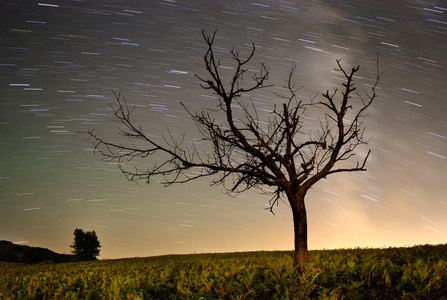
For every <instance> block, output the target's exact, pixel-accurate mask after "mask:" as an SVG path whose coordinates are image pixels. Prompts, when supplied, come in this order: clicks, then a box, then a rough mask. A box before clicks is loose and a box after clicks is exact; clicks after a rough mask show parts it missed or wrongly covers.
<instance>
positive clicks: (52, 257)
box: [0, 241, 74, 264]
mask: <svg viewBox="0 0 447 300" xmlns="http://www.w3.org/2000/svg"><path fill="white" fill-rule="evenodd" d="M73 258H74V255H70V254H59V253H56V252H53V251H51V250H49V249H46V248H40V247H30V246H25V245H16V244H14V243H12V242H8V241H0V261H9V262H21V263H28V264H36V263H40V262H44V261H52V262H57V263H60V262H70V261H73Z"/></svg>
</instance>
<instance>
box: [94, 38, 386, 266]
mask: <svg viewBox="0 0 447 300" xmlns="http://www.w3.org/2000/svg"><path fill="white" fill-rule="evenodd" d="M202 34H203V38H204V39H205V42H206V44H207V46H208V49H207V50H206V53H205V55H204V56H203V59H204V64H205V69H206V71H207V73H208V75H207V76H206V77H202V76H198V75H196V77H197V78H198V79H199V80H200V81H201V87H202V88H204V89H205V90H209V91H210V92H212V93H213V94H214V95H215V96H216V101H215V105H216V106H215V108H209V109H207V108H204V109H202V110H200V111H197V112H193V111H190V110H188V109H187V108H186V107H185V106H184V105H183V104H182V105H183V106H184V107H185V109H186V111H187V112H188V113H189V115H190V116H191V118H192V119H193V120H194V122H195V123H196V126H197V130H198V131H199V133H200V134H201V135H202V140H201V143H203V144H207V145H208V148H204V147H203V146H202V145H201V146H200V147H199V146H198V145H197V144H195V143H191V144H189V146H187V145H185V144H186V143H185V139H184V138H185V137H184V136H183V137H179V138H176V137H175V136H174V135H173V134H171V133H170V132H169V131H168V133H167V134H165V135H163V136H162V137H161V138H159V139H157V138H156V137H154V135H152V134H148V133H146V132H145V131H144V130H143V128H142V127H140V126H138V125H137V124H136V123H135V122H134V121H133V120H131V114H132V111H133V110H134V108H135V107H134V106H132V105H128V103H127V102H126V99H125V98H123V97H121V96H120V95H119V94H116V100H117V106H112V109H113V112H114V114H115V116H116V118H117V119H118V121H119V122H120V123H121V127H120V129H119V131H120V134H121V135H122V136H123V137H124V141H123V142H111V141H109V140H106V139H104V138H101V137H99V136H98V135H96V134H95V133H94V132H93V131H90V132H89V134H90V137H91V138H92V139H93V141H94V147H95V150H96V151H99V152H100V153H101V154H102V156H103V157H104V159H105V160H106V161H116V162H118V164H117V165H118V167H119V168H120V170H121V171H122V172H123V173H124V175H126V177H127V178H128V179H129V180H132V181H138V180H144V181H146V182H147V183H149V182H150V181H151V180H152V179H153V178H154V177H157V176H161V177H163V178H164V182H163V183H164V184H165V186H169V185H172V184H175V183H185V182H189V181H192V180H195V179H198V178H202V177H207V176H211V177H212V181H211V184H212V185H216V184H222V185H224V187H225V188H226V189H227V191H228V192H229V193H231V194H238V193H242V192H245V191H247V190H249V189H252V188H259V189H261V190H262V191H264V192H269V191H268V190H266V189H263V187H267V188H268V189H269V190H270V191H271V190H273V192H272V198H271V200H270V210H271V211H272V212H273V208H274V207H276V206H277V205H278V203H279V201H280V199H284V198H286V199H287V202H288V204H289V205H290V208H291V210H292V213H293V222H294V223H293V224H294V229H295V255H294V257H295V264H296V265H301V264H303V263H305V262H307V261H308V247H307V214H306V208H305V201H304V199H305V196H306V194H307V192H308V191H309V190H310V189H311V188H312V187H313V186H314V185H315V184H316V183H317V182H319V181H320V180H322V179H325V178H326V177H327V176H329V175H332V174H337V173H341V172H356V171H365V170H366V168H365V166H366V161H367V159H368V157H369V153H370V151H368V152H367V154H366V155H364V156H363V157H361V156H360V157H359V156H358V157H355V155H356V153H355V150H356V149H357V147H358V146H362V145H365V144H367V142H368V141H367V139H366V138H365V137H364V131H365V127H364V126H363V120H364V118H365V116H366V113H365V112H366V110H367V109H368V107H369V106H370V105H371V104H372V102H373V101H374V99H375V98H376V97H377V94H376V88H377V84H378V82H379V79H380V77H381V73H380V72H379V68H378V60H377V73H376V75H375V78H374V79H373V81H372V84H371V90H370V91H369V92H367V91H364V93H362V94H363V95H362V94H358V93H356V92H355V91H356V88H355V86H354V78H356V76H355V75H356V73H357V72H358V70H359V66H357V67H353V68H351V70H349V69H345V68H344V67H343V66H342V64H341V62H340V60H337V61H336V62H337V68H336V69H335V70H336V71H337V72H339V74H340V75H341V77H342V78H343V80H344V82H343V83H342V84H341V87H336V88H334V89H333V90H332V91H329V90H328V91H326V92H325V93H323V94H322V95H321V97H320V98H319V99H316V97H314V98H311V99H309V100H308V101H304V100H302V99H299V97H298V95H297V88H296V87H295V84H294V83H293V79H292V77H293V74H294V73H295V70H296V65H293V66H292V68H291V70H290V72H289V74H288V78H287V81H286V83H285V85H284V89H283V90H284V91H285V94H277V95H276V96H277V98H276V99H277V100H278V101H280V102H279V103H278V105H275V104H272V108H271V112H270V114H269V117H268V120H266V119H265V118H264V119H262V117H261V116H260V115H258V111H259V110H258V109H257V108H256V105H255V102H254V101H250V100H248V99H247V97H245V98H243V97H242V96H243V95H247V94H249V93H250V92H253V91H257V90H259V89H261V88H265V87H268V86H270V85H266V81H267V79H268V75H269V72H268V68H267V67H266V66H265V65H264V64H261V67H260V71H259V72H258V73H254V74H253V75H252V77H251V78H252V83H251V84H249V83H247V82H246V81H244V76H245V75H247V73H249V72H250V71H249V69H248V67H247V64H248V63H249V62H250V60H251V59H252V58H253V55H254V52H255V46H254V45H253V47H252V50H251V52H250V54H248V57H247V58H242V57H241V56H240V55H239V53H238V52H236V51H234V50H231V51H230V55H231V58H232V60H233V62H234V68H233V72H234V73H233V75H232V77H230V78H224V74H227V73H228V71H227V68H225V70H223V69H224V68H223V67H221V64H220V60H219V59H218V58H216V57H215V53H214V49H215V47H214V46H213V43H214V37H215V33H214V34H213V35H212V36H207V35H205V33H204V32H202ZM308 110H310V111H314V112H318V117H317V122H318V123H319V126H318V125H317V128H315V129H310V128H307V127H309V126H307V127H306V126H305V121H304V120H303V119H304V117H306V113H307V112H308ZM266 121H267V122H266ZM205 149H206V150H205ZM155 155H161V156H160V157H162V158H163V159H162V160H161V161H160V160H159V159H153V160H148V163H149V167H145V168H143V169H140V168H138V167H137V165H138V164H137V163H135V165H134V166H133V167H132V166H129V164H128V163H129V162H130V163H131V164H132V163H134V162H135V159H139V158H141V159H146V158H148V157H151V156H155ZM157 158H158V157H157ZM356 158H357V161H355V160H356Z"/></svg>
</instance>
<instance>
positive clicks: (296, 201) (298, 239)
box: [289, 194, 309, 266]
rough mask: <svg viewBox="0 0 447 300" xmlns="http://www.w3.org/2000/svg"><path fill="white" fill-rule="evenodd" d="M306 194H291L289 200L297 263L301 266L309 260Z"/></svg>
mask: <svg viewBox="0 0 447 300" xmlns="http://www.w3.org/2000/svg"><path fill="white" fill-rule="evenodd" d="M304 196H305V195H300V194H298V195H290V196H289V202H290V205H291V208H292V213H293V229H294V232H295V255H294V258H295V265H296V266H301V265H303V264H305V263H306V262H307V261H308V260H309V253H308V249H307V215H306V206H305V204H304Z"/></svg>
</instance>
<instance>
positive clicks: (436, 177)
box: [0, 0, 447, 258]
mask: <svg viewBox="0 0 447 300" xmlns="http://www.w3.org/2000/svg"><path fill="white" fill-rule="evenodd" d="M202 29H203V30H206V31H207V32H208V33H212V32H213V31H214V30H216V29H217V36H216V40H215V45H214V46H215V53H216V55H218V56H219V58H220V59H221V66H222V69H223V70H224V71H223V74H225V75H228V74H230V71H231V70H232V68H233V67H234V62H233V61H232V60H231V58H230V54H229V51H230V50H231V49H233V47H234V48H235V49H236V50H237V51H239V52H240V54H241V55H244V54H248V53H249V52H250V50H251V46H252V44H253V43H254V45H255V46H256V52H255V57H254V59H253V62H252V64H251V65H250V68H251V69H253V70H254V71H256V70H258V69H259V63H260V62H263V63H265V65H266V66H267V67H268V68H269V72H270V79H269V82H268V83H270V84H273V85H274V86H273V87H272V88H269V89H263V90H259V91H256V93H253V94H251V95H250V97H251V99H252V100H253V101H254V103H256V105H257V108H258V109H259V111H260V112H262V113H265V114H266V115H267V114H268V112H271V111H272V109H273V106H274V104H275V103H276V102H275V101H278V99H277V98H275V96H274V95H273V93H274V92H278V91H281V86H282V85H284V83H285V80H286V78H287V74H288V71H289V70H290V68H291V66H292V64H293V63H295V64H296V65H297V72H296V74H295V77H294V79H295V81H296V84H297V86H302V88H301V89H300V90H299V91H298V97H299V98H302V99H309V98H310V97H314V96H315V95H317V97H319V96H320V95H321V94H322V93H324V92H325V91H326V90H327V89H329V90H332V88H333V87H336V86H340V85H341V84H342V83H343V81H342V80H341V79H342V78H341V76H340V75H339V74H337V72H335V71H334V68H335V67H336V59H341V62H342V64H343V65H344V66H345V67H347V68H349V69H350V68H351V67H355V66H357V65H360V71H359V72H358V74H357V75H358V78H356V79H355V84H356V86H357V88H358V90H359V92H362V91H363V90H366V91H367V90H368V88H371V84H373V83H374V76H375V72H376V68H375V67H376V57H377V54H379V57H380V61H379V65H380V69H381V71H383V72H384V75H383V77H382V78H381V81H380V83H379V89H378V90H377V91H378V94H379V98H377V100H376V101H375V102H374V104H373V105H372V106H371V108H370V110H369V113H368V114H369V115H368V117H367V118H366V120H365V127H366V132H365V135H366V136H368V137H369V138H370V140H369V143H368V145H365V146H363V147H361V148H359V150H358V151H357V153H358V155H360V156H361V155H365V154H366V153H367V151H368V150H369V149H371V151H372V152H371V155H370V157H369V159H368V163H367V169H368V170H367V171H366V172H357V173H355V174H349V173H348V174H337V175H332V176H331V177H328V178H327V180H325V181H322V182H320V183H319V184H317V185H316V186H315V187H314V188H313V189H312V190H311V191H310V193H309V194H308V196H307V198H306V204H307V213H308V223H309V248H310V249H323V248H326V249H328V248H344V247H388V246H404V245H414V244H425V243H430V244H437V243H446V242H447V239H446V234H447V218H446V217H445V216H446V214H447V196H446V186H447V178H446V171H447V161H446V157H447V141H446V136H447V72H446V70H447V3H446V2H445V1H415V0H403V1H374V3H373V2H371V1H347V0H339V1H338V0H328V1H298V0H297V1H281V0H270V1H268V0H265V1H261V0H259V1H256V2H252V1H236V0H234V1H233V0H231V1H219V0H207V1H204V0H203V1H202V0H197V1H176V0H170V1H168V0H166V1H152V0H151V1H137V0H126V1H119V0H110V1H88V0H84V1H74V0H73V1H71V0H66V1H47V2H38V1H32V0H29V1H28V0H26V1H20V0H18V1H8V0H6V1H2V2H1V3H0V89H1V98H0V228H1V230H0V240H8V241H12V242H15V243H20V244H26V245H30V246H39V247H45V248H49V249H51V250H53V251H57V252H60V253H69V252H70V247H69V245H70V244H71V243H72V241H73V231H74V229H75V228H82V229H84V230H88V231H90V230H95V231H96V233H97V235H98V237H99V240H100V242H101V244H102V249H101V256H100V257H101V258H119V257H133V256H150V255H160V254H168V253H193V252H197V253H199V252H228V251H250V250H285V249H292V248H293V225H292V215H291V212H290V208H289V207H288V206H287V204H286V203H283V202H280V203H279V207H277V208H276V209H275V214H276V215H272V214H271V213H270V212H269V211H268V210H266V208H268V207H267V206H266V204H268V200H269V199H270V198H269V196H266V195H262V194H259V193H256V192H255V191H253V192H252V191H250V192H247V193H243V194H240V195H239V196H237V197H235V198H232V197H229V196H228V195H227V194H225V190H224V189H223V188H222V187H219V186H217V187H210V186H209V182H208V181H207V180H206V178H205V179H203V180H197V181H194V182H190V183H188V184H182V185H174V186H171V187H168V188H164V187H163V186H162V185H161V184H158V182H153V183H151V184H150V185H143V184H142V185H140V186H138V185H136V184H135V183H132V182H128V181H127V180H126V178H125V177H124V176H123V175H122V174H121V173H120V171H119V170H118V168H117V166H116V165H114V164H113V163H110V164H109V163H107V162H104V161H102V160H101V157H100V156H99V155H94V154H93V146H92V144H91V142H89V141H88V140H87V139H88V134H86V132H87V131H89V130H95V132H97V133H98V134H101V136H104V137H106V138H108V139H110V140H116V141H118V140H119V136H118V130H119V124H118V123H116V122H113V111H112V110H111V108H110V106H109V104H110V103H112V102H113V101H114V94H113V91H115V92H119V93H121V95H123V96H125V97H126V99H127V101H128V102H129V103H131V104H133V105H135V111H134V114H133V118H134V120H135V123H136V124H138V125H141V126H142V127H143V128H144V129H145V130H146V132H150V134H152V135H154V136H160V135H161V134H163V133H167V130H168V129H169V130H170V132H171V133H172V134H173V135H177V136H180V135H182V134H183V132H185V136H186V138H187V139H189V140H197V139H199V138H200V136H199V134H198V133H197V131H196V128H195V125H194V122H193V121H192V120H191V119H190V117H189V115H188V113H187V112H186V111H185V110H184V108H183V107H182V106H181V105H180V102H182V103H184V104H185V105H186V106H187V107H188V108H189V109H191V110H193V111H196V110H200V109H202V108H203V107H210V108H212V107H213V105H215V102H213V99H214V97H215V95H213V94H212V93H210V92H209V91H207V90H204V89H202V88H201V87H200V85H199V80H198V79H197V78H196V77H195V76H194V74H198V75H206V73H205V72H206V71H205V69H204V65H203V55H204V54H205V51H206V45H205V43H204V41H203V38H202V36H201V30H202ZM225 70H226V71H228V73H227V72H225ZM228 80H230V78H229V77H228ZM306 126H310V127H317V126H318V120H317V119H315V118H312V117H308V118H306ZM160 180H161V179H160Z"/></svg>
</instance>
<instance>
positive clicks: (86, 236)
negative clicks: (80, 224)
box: [70, 228, 101, 261]
mask: <svg viewBox="0 0 447 300" xmlns="http://www.w3.org/2000/svg"><path fill="white" fill-rule="evenodd" d="M73 234H74V242H73V244H72V245H71V246H70V247H71V248H73V251H72V253H73V254H74V255H75V257H76V260H78V261H88V260H96V259H97V257H98V255H99V251H100V249H99V248H101V244H100V243H99V240H98V237H97V236H96V232H95V231H94V230H93V231H85V232H84V231H83V230H82V229H80V228H76V229H75V231H74V233H73Z"/></svg>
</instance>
